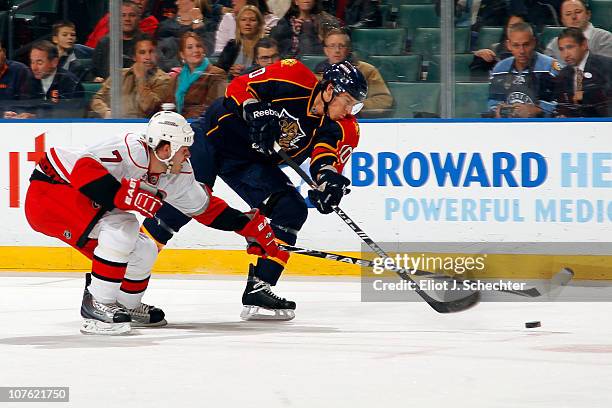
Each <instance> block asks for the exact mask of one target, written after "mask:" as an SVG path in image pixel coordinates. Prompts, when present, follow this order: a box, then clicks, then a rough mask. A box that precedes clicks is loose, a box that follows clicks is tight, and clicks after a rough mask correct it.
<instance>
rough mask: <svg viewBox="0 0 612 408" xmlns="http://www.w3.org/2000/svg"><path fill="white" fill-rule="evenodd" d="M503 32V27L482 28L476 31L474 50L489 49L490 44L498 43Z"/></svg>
mask: <svg viewBox="0 0 612 408" xmlns="http://www.w3.org/2000/svg"><path fill="white" fill-rule="evenodd" d="M503 32H504V28H503V27H482V28H481V29H480V31H478V40H476V47H475V49H476V50H482V49H483V48H490V47H491V45H492V44H496V43H498V42H499V39H500V38H501V36H502V34H503Z"/></svg>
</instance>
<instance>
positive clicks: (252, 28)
mask: <svg viewBox="0 0 612 408" xmlns="http://www.w3.org/2000/svg"><path fill="white" fill-rule="evenodd" d="M236 20H237V21H238V25H237V27H236V39H234V40H229V41H228V43H227V44H226V45H225V48H223V51H222V52H221V55H219V59H218V61H217V64H216V65H217V66H218V67H219V68H221V69H223V70H224V71H226V72H228V73H229V76H230V79H231V78H234V77H237V76H239V75H241V74H242V72H243V71H244V70H245V69H246V68H247V67H250V66H251V65H253V63H254V62H255V44H256V43H257V41H258V40H259V39H260V38H262V37H263V36H264V28H265V23H264V19H263V16H262V15H261V13H260V12H259V9H258V8H257V7H255V6H250V5H247V6H244V7H242V8H241V9H240V11H239V12H238V15H237V16H236Z"/></svg>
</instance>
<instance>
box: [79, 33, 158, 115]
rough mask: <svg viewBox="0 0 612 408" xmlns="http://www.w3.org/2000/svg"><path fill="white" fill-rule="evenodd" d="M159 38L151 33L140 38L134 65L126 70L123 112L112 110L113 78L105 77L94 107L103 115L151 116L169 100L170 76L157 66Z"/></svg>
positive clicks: (122, 91) (123, 87)
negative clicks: (111, 90)
mask: <svg viewBox="0 0 612 408" xmlns="http://www.w3.org/2000/svg"><path fill="white" fill-rule="evenodd" d="M156 46H157V42H156V41H155V39H154V38H153V37H151V36H149V35H147V34H141V35H139V36H138V37H137V38H136V44H135V50H136V53H135V55H134V59H135V62H134V65H132V67H130V68H124V69H123V70H122V73H121V76H122V81H123V82H122V85H121V102H122V108H123V112H121V114H119V115H117V113H113V112H111V109H110V88H111V79H110V78H109V79H107V80H106V81H104V84H103V85H102V88H100V90H99V91H98V92H97V93H96V94H95V95H94V97H93V99H92V101H91V109H92V110H93V111H94V112H96V113H97V114H98V115H99V116H100V117H102V118H105V119H106V118H111V117H125V118H148V117H151V116H152V115H153V114H154V113H155V112H157V111H158V110H159V109H160V107H161V103H162V102H163V101H165V100H168V92H169V84H170V77H169V76H168V74H166V73H165V72H164V71H162V70H161V69H159V68H158V67H157V52H156V48H155V47H156Z"/></svg>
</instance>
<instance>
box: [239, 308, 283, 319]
mask: <svg viewBox="0 0 612 408" xmlns="http://www.w3.org/2000/svg"><path fill="white" fill-rule="evenodd" d="M240 318H241V319H242V320H246V321H250V320H283V321H289V320H292V319H294V318H295V310H291V309H274V310H272V309H266V308H263V307H259V306H247V305H245V306H244V307H243V308H242V312H241V313H240Z"/></svg>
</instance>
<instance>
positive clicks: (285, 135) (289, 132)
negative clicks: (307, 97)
mask: <svg viewBox="0 0 612 408" xmlns="http://www.w3.org/2000/svg"><path fill="white" fill-rule="evenodd" d="M278 124H279V125H280V128H281V137H280V139H279V141H278V144H279V145H280V146H281V147H282V148H283V149H284V150H294V149H297V148H298V147H299V146H298V142H299V141H300V140H301V139H302V138H303V137H304V136H306V133H304V131H303V130H302V127H301V126H300V121H299V119H297V118H296V117H294V116H291V115H290V114H289V113H288V112H287V111H286V110H285V109H283V111H282V112H281V113H280V116H279V121H278Z"/></svg>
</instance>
